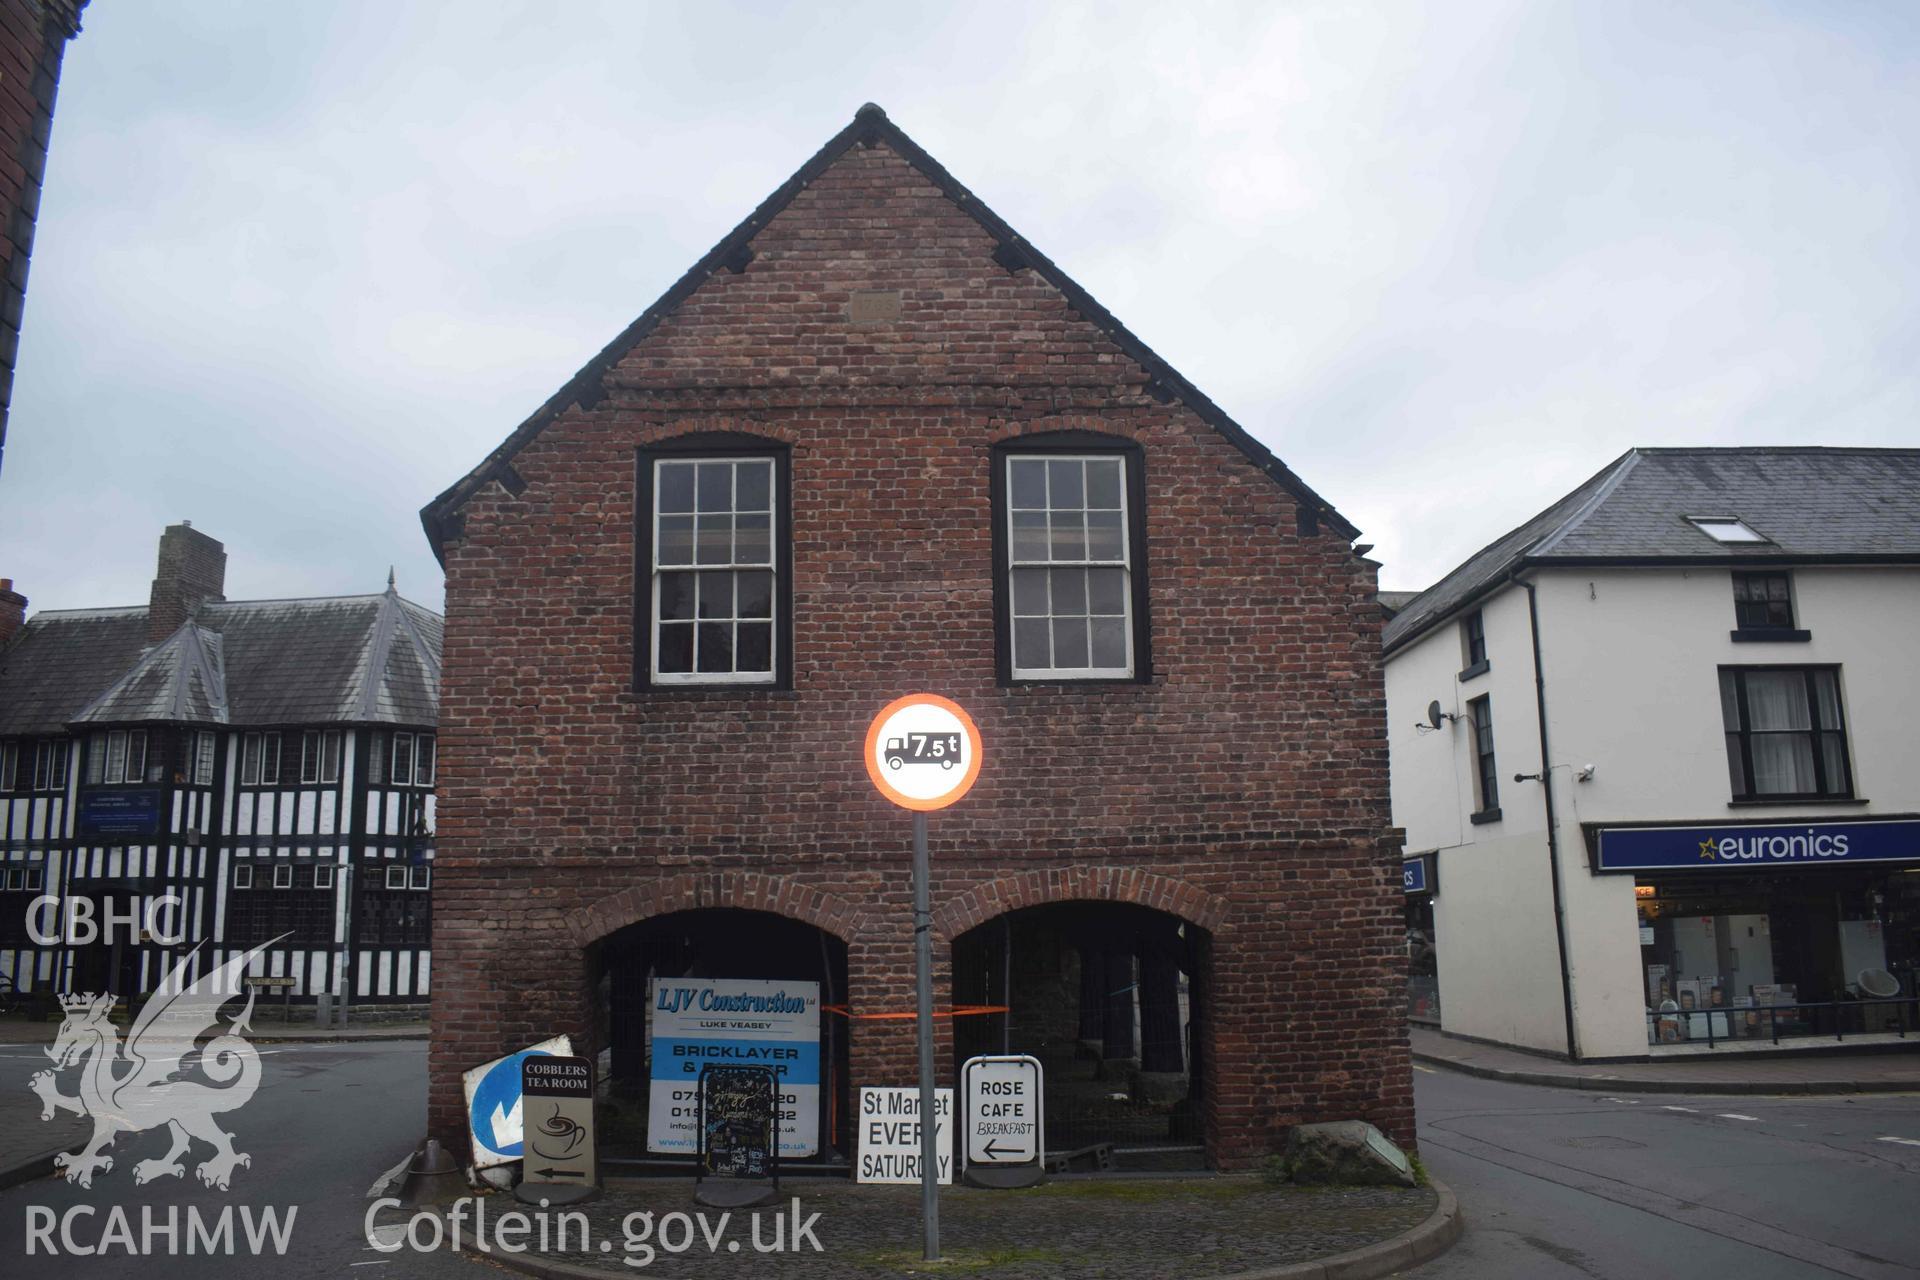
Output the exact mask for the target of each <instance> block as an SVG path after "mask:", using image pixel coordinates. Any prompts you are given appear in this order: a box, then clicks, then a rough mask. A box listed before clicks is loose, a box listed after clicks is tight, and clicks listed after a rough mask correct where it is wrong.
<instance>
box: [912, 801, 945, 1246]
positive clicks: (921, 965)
mask: <svg viewBox="0 0 1920 1280" xmlns="http://www.w3.org/2000/svg"><path fill="white" fill-rule="evenodd" d="M913 951H914V966H913V968H914V974H913V985H914V1002H915V1009H916V1010H917V1016H916V1017H915V1018H914V1025H915V1026H917V1027H918V1028H919V1030H920V1219H921V1223H922V1224H923V1226H924V1227H925V1230H926V1255H925V1256H926V1260H927V1261H928V1262H938V1261H939V1260H940V1166H939V1164H938V1162H937V1157H936V1151H937V1147H936V1145H935V1143H934V1131H935V1126H936V1125H937V1124H938V1117H937V1116H935V1115H934V1109H933V1103H934V1098H933V909H932V905H931V899H930V895H929V893H928V889H927V815H926V814H925V813H921V812H917V811H916V812H915V813H914V815H913Z"/></svg>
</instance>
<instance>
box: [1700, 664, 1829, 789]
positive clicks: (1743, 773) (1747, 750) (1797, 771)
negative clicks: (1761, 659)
mask: <svg viewBox="0 0 1920 1280" xmlns="http://www.w3.org/2000/svg"><path fill="white" fill-rule="evenodd" d="M1720 716H1721V721H1722V724H1723V727H1724V728H1725V730H1726V738H1727V775H1728V780H1729V781H1730V782H1731V783H1732V786H1733V798H1734V799H1736V800H1799V799H1808V798H1819V797H1827V798H1840V799H1845V798H1848V797H1851V796H1852V795H1853V768H1852V762H1851V761H1850V760H1849V759H1848V758H1847V734H1846V724H1845V722H1844V719H1843V716H1842V713H1841V707H1840V669H1839V668H1838V667H1722V668H1720Z"/></svg>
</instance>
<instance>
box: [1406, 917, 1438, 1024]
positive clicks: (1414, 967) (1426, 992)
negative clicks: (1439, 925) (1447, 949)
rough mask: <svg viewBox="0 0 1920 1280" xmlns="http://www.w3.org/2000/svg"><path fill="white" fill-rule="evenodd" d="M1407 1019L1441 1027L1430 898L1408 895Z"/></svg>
mask: <svg viewBox="0 0 1920 1280" xmlns="http://www.w3.org/2000/svg"><path fill="white" fill-rule="evenodd" d="M1406 914H1407V1017H1408V1019H1409V1020H1411V1021H1413V1022H1421V1023H1426V1024H1427V1025H1429V1026H1435V1027H1437V1026H1439V1025H1440V953H1439V951H1438V949H1437V948H1436V947H1435V945H1434V930H1433V896H1432V895H1431V894H1424V893H1422V894H1409V895H1408V896H1407V908H1406Z"/></svg>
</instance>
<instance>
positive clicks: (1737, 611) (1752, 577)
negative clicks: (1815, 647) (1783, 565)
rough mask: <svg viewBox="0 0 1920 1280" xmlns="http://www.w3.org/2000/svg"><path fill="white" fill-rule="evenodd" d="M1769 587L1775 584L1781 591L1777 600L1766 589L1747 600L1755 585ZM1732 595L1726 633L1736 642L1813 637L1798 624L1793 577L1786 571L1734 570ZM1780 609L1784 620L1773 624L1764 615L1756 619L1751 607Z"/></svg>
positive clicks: (1791, 639) (1808, 638)
mask: <svg viewBox="0 0 1920 1280" xmlns="http://www.w3.org/2000/svg"><path fill="white" fill-rule="evenodd" d="M1761 581H1764V582H1766V583H1768V584H1769V587H1770V586H1771V584H1772V583H1775V582H1778V583H1780V584H1781V585H1782V588H1783V589H1782V591H1781V594H1780V597H1779V598H1778V599H1775V598H1773V595H1772V592H1771V590H1770V589H1769V590H1768V591H1767V592H1766V593H1765V594H1764V595H1763V596H1762V597H1761V598H1760V599H1758V600H1755V599H1751V598H1750V597H1751V596H1752V594H1753V591H1754V585H1755V584H1756V583H1757V582H1761ZM1731 587H1732V594H1733V630H1732V631H1731V632H1730V633H1729V635H1730V636H1731V638H1732V639H1733V640H1734V641H1735V642H1736V643H1755V642H1762V641H1794V640H1811V639H1812V638H1813V637H1812V635H1810V634H1809V633H1808V632H1807V631H1805V630H1803V629H1802V628H1801V627H1800V624H1799V613H1800V609H1799V602H1798V601H1797V600H1796V599H1795V598H1794V583H1793V574H1792V572H1791V571H1789V570H1786V569H1735V570H1733V572H1732V574H1731ZM1775 605H1780V606H1784V608H1785V613H1786V620H1785V621H1784V622H1781V621H1774V620H1769V619H1767V618H1765V617H1764V616H1762V617H1759V618H1757V619H1756V616H1755V614H1756V609H1755V606H1759V608H1760V609H1761V610H1768V611H1770V610H1771V608H1772V606H1775Z"/></svg>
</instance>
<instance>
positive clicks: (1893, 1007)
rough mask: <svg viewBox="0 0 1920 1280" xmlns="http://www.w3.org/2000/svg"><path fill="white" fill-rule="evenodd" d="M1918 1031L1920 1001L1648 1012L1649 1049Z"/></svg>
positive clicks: (1913, 998)
mask: <svg viewBox="0 0 1920 1280" xmlns="http://www.w3.org/2000/svg"><path fill="white" fill-rule="evenodd" d="M1909 1032H1920V996H1889V997H1886V998H1884V999H1865V1000H1827V1001H1815V1002H1808V1003H1799V1004H1764V1005H1754V1006H1752V1007H1740V1006H1728V1007H1718V1008H1710V1009H1678V1010H1657V1009H1649V1010H1648V1011H1647V1043H1648V1044H1650V1045H1668V1044H1704V1045H1707V1046H1708V1047H1709V1048H1711V1047H1713V1046H1715V1045H1720V1044H1733V1043H1739V1042H1741V1041H1754V1040H1769V1041H1772V1042H1773V1043H1774V1044H1779V1043H1780V1042H1781V1041H1782V1040H1783V1039H1788V1040H1793V1039H1809V1040H1811V1039H1822V1038H1824V1039H1832V1040H1836V1041H1844V1040H1845V1039H1846V1038H1847V1037H1848V1036H1850V1035H1851V1036H1863V1035H1886V1034H1888V1033H1892V1034H1893V1035H1895V1036H1898V1037H1900V1038H1901V1039H1905V1038H1906V1036H1907V1034H1908V1033H1909Z"/></svg>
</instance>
